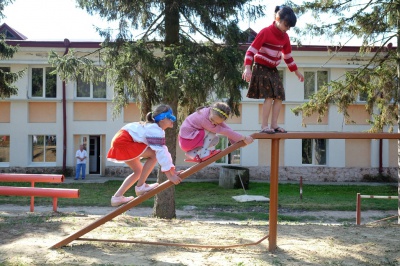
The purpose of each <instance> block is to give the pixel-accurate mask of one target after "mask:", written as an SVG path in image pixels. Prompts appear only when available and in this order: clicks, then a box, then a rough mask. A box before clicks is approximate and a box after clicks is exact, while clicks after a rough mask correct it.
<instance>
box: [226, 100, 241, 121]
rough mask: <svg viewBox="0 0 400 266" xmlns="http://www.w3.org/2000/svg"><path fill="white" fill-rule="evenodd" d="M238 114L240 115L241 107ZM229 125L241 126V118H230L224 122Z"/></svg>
mask: <svg viewBox="0 0 400 266" xmlns="http://www.w3.org/2000/svg"><path fill="white" fill-rule="evenodd" d="M239 112H240V114H242V105H241V104H240V105H239ZM226 122H227V123H229V124H241V123H242V116H232V117H229V118H228V119H227V120H226Z"/></svg>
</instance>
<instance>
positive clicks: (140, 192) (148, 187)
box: [135, 183, 159, 196]
mask: <svg viewBox="0 0 400 266" xmlns="http://www.w3.org/2000/svg"><path fill="white" fill-rule="evenodd" d="M158 185H159V184H158V183H154V184H146V183H144V184H143V185H142V186H140V187H138V186H136V187H135V192H136V195H137V196H140V195H143V194H144V193H146V192H148V191H150V190H152V189H154V188H156V187H158Z"/></svg>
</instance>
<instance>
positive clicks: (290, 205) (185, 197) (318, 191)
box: [0, 181, 398, 212]
mask: <svg viewBox="0 0 400 266" xmlns="http://www.w3.org/2000/svg"><path fill="white" fill-rule="evenodd" d="M121 182H122V181H108V182H106V183H80V184H78V183H71V184H45V183H37V184H36V187H54V188H74V189H79V190H80V198H78V199H63V198H60V199H58V205H59V206H110V198H111V196H112V195H113V194H114V193H115V191H116V190H117V189H118V187H119V186H120V185H121ZM2 185H7V186H30V184H29V183H2ZM269 189H270V186H269V184H268V183H256V182H253V183H250V187H249V189H248V190H247V191H246V192H247V194H248V195H262V196H265V197H269ZM299 191H300V190H299V185H298V184H280V185H279V192H278V197H279V208H280V209H281V208H283V209H288V210H313V211H316V210H336V211H354V210H355V209H356V195H357V193H361V194H363V195H383V196H397V193H398V192H397V187H396V186H390V185H379V186H368V185H365V186H364V185H351V184H349V185H303V199H302V200H301V199H300V192H299ZM126 195H128V196H129V195H134V190H133V188H131V189H130V190H129V191H128V192H127V193H126ZM238 195H244V191H243V189H224V188H221V187H220V186H219V185H218V183H217V182H183V183H181V184H180V185H178V186H176V187H175V201H176V208H177V209H183V208H184V207H185V206H196V207H197V209H198V210H208V209H224V210H231V211H235V212H246V211H248V210H252V209H253V210H254V209H256V210H261V209H265V210H268V207H269V203H268V202H237V201H235V200H234V199H232V196H238ZM29 203H30V197H19V196H0V204H16V205H27V206H28V205H29ZM153 203H154V202H153V198H151V199H149V200H147V201H145V202H143V203H142V204H141V205H140V206H142V207H152V206H153ZM51 204H52V199H51V198H40V197H36V198H35V205H51ZM397 205H398V202H397V200H384V199H375V200H369V199H368V200H364V201H363V204H362V210H395V209H397ZM266 212H267V211H266Z"/></svg>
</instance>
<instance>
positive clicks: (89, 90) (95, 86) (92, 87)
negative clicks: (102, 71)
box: [76, 78, 107, 98]
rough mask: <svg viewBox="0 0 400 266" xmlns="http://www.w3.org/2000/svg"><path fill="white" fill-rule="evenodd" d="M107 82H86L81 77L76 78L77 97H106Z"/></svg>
mask: <svg viewBox="0 0 400 266" xmlns="http://www.w3.org/2000/svg"><path fill="white" fill-rule="evenodd" d="M106 88H107V85H106V82H105V81H99V82H97V83H96V82H95V83H93V82H90V83H88V82H85V81H83V80H82V79H81V78H78V79H77V80H76V97H78V98H80V97H82V98H106Z"/></svg>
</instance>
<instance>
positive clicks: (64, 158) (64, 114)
mask: <svg viewBox="0 0 400 266" xmlns="http://www.w3.org/2000/svg"><path fill="white" fill-rule="evenodd" d="M70 44H71V42H70V41H69V40H68V39H64V46H65V52H64V54H63V56H64V55H66V54H67V53H68V51H69V46H70ZM65 91H66V82H65V80H63V82H62V107H63V163H62V172H63V173H65V172H66V168H67V167H66V165H67V102H66V99H65V94H66V93H65Z"/></svg>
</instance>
